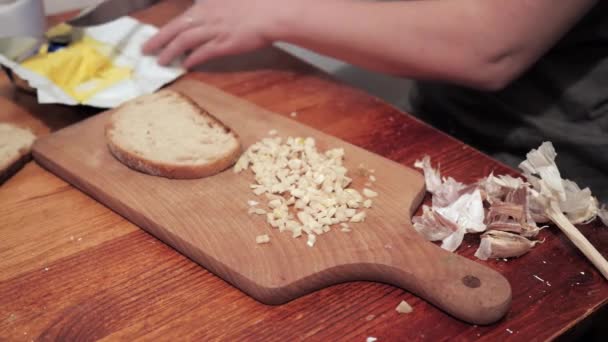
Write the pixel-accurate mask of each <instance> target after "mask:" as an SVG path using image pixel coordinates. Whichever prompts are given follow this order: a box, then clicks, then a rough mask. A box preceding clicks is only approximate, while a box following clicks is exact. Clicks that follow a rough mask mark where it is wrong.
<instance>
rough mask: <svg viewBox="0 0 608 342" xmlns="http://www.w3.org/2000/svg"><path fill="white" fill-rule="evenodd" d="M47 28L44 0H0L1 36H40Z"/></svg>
mask: <svg viewBox="0 0 608 342" xmlns="http://www.w3.org/2000/svg"><path fill="white" fill-rule="evenodd" d="M45 29H46V17H45V15H44V4H43V3H42V0H0V38H1V37H20V36H29V37H34V38H40V37H42V36H43V35H44V32H45Z"/></svg>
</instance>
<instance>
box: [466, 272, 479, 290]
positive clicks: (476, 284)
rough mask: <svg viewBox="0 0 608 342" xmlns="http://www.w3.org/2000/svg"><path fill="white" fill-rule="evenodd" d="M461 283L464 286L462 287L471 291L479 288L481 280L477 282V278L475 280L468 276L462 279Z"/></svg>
mask: <svg viewBox="0 0 608 342" xmlns="http://www.w3.org/2000/svg"><path fill="white" fill-rule="evenodd" d="M462 283H463V284H464V286H466V287H470V288H472V289H475V288H478V287H480V286H481V280H479V278H477V277H476V276H472V275H470V274H469V275H466V276H464V277H462Z"/></svg>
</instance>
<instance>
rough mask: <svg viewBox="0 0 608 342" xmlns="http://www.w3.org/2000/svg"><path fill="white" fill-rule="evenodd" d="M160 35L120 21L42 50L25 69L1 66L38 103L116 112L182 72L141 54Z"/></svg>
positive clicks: (149, 28)
mask: <svg viewBox="0 0 608 342" xmlns="http://www.w3.org/2000/svg"><path fill="white" fill-rule="evenodd" d="M157 31H158V29H157V28H156V27H154V26H151V25H146V24H143V23H141V22H139V21H137V20H135V19H133V18H131V17H122V18H119V19H117V20H114V21H112V22H109V23H107V24H103V25H99V26H94V27H88V28H84V29H82V32H81V33H82V35H81V38H80V39H78V40H76V41H74V42H72V43H70V44H69V45H68V46H67V47H65V48H64V49H63V50H58V51H56V52H46V51H41V52H40V53H39V54H38V55H36V56H32V57H30V58H29V59H27V60H25V61H23V62H22V63H21V64H19V63H16V62H15V61H13V60H10V59H8V58H6V57H5V56H3V55H0V64H2V65H4V66H6V67H8V68H9V69H11V70H12V71H13V73H14V74H16V75H17V76H18V77H20V78H21V79H23V80H25V81H27V83H28V84H29V86H30V87H32V88H33V89H35V91H36V94H37V97H38V102H40V103H60V104H66V105H79V104H84V105H88V106H93V107H99V108H114V107H116V106H118V105H120V104H121V103H123V102H125V101H128V100H131V99H133V98H135V97H138V96H140V95H143V94H149V93H153V92H154V91H156V90H158V89H159V88H161V87H162V86H163V85H165V84H167V83H169V82H171V81H173V80H175V79H176V78H178V77H179V76H181V75H182V74H183V73H184V69H182V68H181V67H179V65H178V64H177V63H176V64H173V65H170V66H167V67H163V66H160V65H158V64H157V62H156V57H155V56H146V55H143V54H142V52H141V47H142V46H143V44H144V43H145V42H146V41H147V40H148V39H149V38H151V37H152V36H153V35H154V34H155V33H156V32H157ZM70 49H71V50H70ZM75 50H77V53H76V55H75V53H74V52H75ZM58 53H61V55H53V54H58ZM67 54H69V55H68V56H66V55H67ZM64 57H65V58H64ZM45 58H47V59H45Z"/></svg>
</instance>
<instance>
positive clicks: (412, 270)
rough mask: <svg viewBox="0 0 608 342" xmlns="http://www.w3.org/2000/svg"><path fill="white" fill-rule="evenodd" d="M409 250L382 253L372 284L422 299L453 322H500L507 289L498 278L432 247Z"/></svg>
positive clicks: (504, 281)
mask: <svg viewBox="0 0 608 342" xmlns="http://www.w3.org/2000/svg"><path fill="white" fill-rule="evenodd" d="M411 246H412V247H411V248H410V249H406V250H399V249H392V248H385V249H387V253H383V255H384V256H385V257H386V260H384V261H379V262H378V264H377V265H376V267H370V268H368V269H375V270H376V271H377V272H375V274H374V275H373V277H374V278H376V279H374V280H379V281H382V282H386V283H389V284H392V285H395V286H398V287H401V288H403V289H406V290H408V291H411V292H412V293H414V294H416V295H418V296H420V297H422V298H424V299H425V300H427V301H429V302H430V303H432V304H434V305H436V306H437V307H439V308H440V309H442V310H444V311H446V312H448V313H449V314H451V315H453V316H454V317H456V318H459V319H462V320H464V321H467V322H470V323H473V324H480V325H483V324H491V323H494V322H496V321H498V320H500V319H501V318H502V317H503V316H504V315H505V314H506V313H507V311H508V310H509V307H510V305H511V286H510V285H509V282H508V281H507V279H505V278H504V277H503V276H502V275H501V274H499V273H498V272H496V271H494V270H492V269H491V268H489V267H487V266H484V265H482V264H480V263H477V262H475V261H472V260H469V259H467V258H464V257H461V256H459V255H457V254H454V253H450V252H447V251H445V250H443V249H441V248H439V247H438V246H436V245H434V244H432V243H422V244H421V243H419V242H418V243H412V244H411Z"/></svg>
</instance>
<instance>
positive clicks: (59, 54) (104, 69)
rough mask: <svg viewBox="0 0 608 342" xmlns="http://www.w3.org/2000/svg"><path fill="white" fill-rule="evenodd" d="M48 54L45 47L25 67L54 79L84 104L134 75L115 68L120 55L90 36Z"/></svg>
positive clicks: (127, 70) (130, 71) (127, 69)
mask: <svg viewBox="0 0 608 342" xmlns="http://www.w3.org/2000/svg"><path fill="white" fill-rule="evenodd" d="M46 50H47V46H46V45H45V46H43V47H42V48H41V49H40V52H39V53H38V54H37V55H35V56H33V57H31V58H29V59H27V60H25V61H24V62H23V63H21V66H23V67H24V68H26V69H29V70H31V71H33V72H35V73H37V74H39V75H41V76H44V77H46V78H48V79H50V80H51V81H52V82H53V83H55V85H56V86H57V87H59V88H60V89H61V90H63V91H64V92H66V93H67V94H69V95H70V96H71V97H73V98H74V99H75V100H76V101H78V102H80V103H82V102H84V101H86V100H87V99H89V98H90V97H91V96H93V95H95V94H97V93H98V92H99V91H102V90H104V89H107V88H109V87H111V86H113V85H115V84H117V83H119V82H121V81H123V80H126V79H128V78H130V77H131V74H132V69H131V68H129V67H120V66H117V65H115V64H114V62H113V55H115V54H116V53H115V51H114V49H113V48H112V47H111V46H109V45H106V44H103V43H101V42H99V41H96V40H95V39H93V38H91V37H88V36H84V37H83V38H82V39H80V40H78V41H76V42H72V43H71V44H70V45H69V46H67V47H65V48H63V49H61V50H58V51H55V52H47V51H46Z"/></svg>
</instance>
